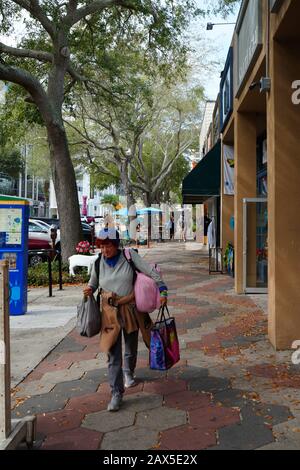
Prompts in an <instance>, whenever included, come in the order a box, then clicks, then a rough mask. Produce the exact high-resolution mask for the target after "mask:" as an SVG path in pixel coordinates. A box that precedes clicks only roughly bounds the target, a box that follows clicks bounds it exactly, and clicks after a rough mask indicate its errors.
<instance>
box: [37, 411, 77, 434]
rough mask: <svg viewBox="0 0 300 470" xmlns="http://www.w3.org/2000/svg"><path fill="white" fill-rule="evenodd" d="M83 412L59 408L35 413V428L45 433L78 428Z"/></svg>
mask: <svg viewBox="0 0 300 470" xmlns="http://www.w3.org/2000/svg"><path fill="white" fill-rule="evenodd" d="M83 417H84V414H83V413H80V412H78V411H77V410H61V411H55V412H54V413H43V414H39V415H37V429H38V430H39V431H40V432H42V433H43V434H45V435H49V434H55V433H57V432H63V431H67V430H70V429H75V428H79V426H80V424H81V421H82V420H83Z"/></svg>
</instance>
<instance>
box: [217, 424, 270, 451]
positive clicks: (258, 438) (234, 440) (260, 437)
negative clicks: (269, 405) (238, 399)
mask: <svg viewBox="0 0 300 470" xmlns="http://www.w3.org/2000/svg"><path fill="white" fill-rule="evenodd" d="M218 441H219V445H218V446H217V447H216V449H219V450H254V449H258V448H259V447H262V446H264V445H267V444H271V442H274V437H273V434H272V431H271V430H270V429H268V428H267V427H266V426H264V425H260V424H257V423H255V424H253V423H250V424H246V423H241V424H234V425H232V426H227V427H225V428H222V429H220V430H219V431H218ZM211 450H214V448H211Z"/></svg>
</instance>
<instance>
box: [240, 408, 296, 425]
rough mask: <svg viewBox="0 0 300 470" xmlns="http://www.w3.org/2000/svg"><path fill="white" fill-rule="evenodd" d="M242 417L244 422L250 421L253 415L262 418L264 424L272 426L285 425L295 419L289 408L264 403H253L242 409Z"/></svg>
mask: <svg viewBox="0 0 300 470" xmlns="http://www.w3.org/2000/svg"><path fill="white" fill-rule="evenodd" d="M241 415H242V418H243V419H244V420H246V419H249V416H253V415H255V416H256V417H261V419H262V420H263V421H264V422H267V423H269V424H271V425H272V426H275V425H277V424H280V423H284V422H285V421H288V420H289V419H292V418H293V416H292V414H291V412H290V410H289V408H288V407H286V406H276V405H270V404H263V403H252V404H248V405H247V406H244V407H243V408H241Z"/></svg>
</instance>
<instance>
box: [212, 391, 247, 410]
mask: <svg viewBox="0 0 300 470" xmlns="http://www.w3.org/2000/svg"><path fill="white" fill-rule="evenodd" d="M213 400H214V402H215V403H218V402H220V403H222V405H224V406H229V407H233V406H235V407H239V408H242V407H243V406H246V405H247V404H248V403H249V399H248V398H247V395H246V392H245V391H244V390H237V389H234V388H228V389H227V390H223V391H221V392H218V393H215V394H214V396H213Z"/></svg>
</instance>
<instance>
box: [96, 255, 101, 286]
mask: <svg viewBox="0 0 300 470" xmlns="http://www.w3.org/2000/svg"><path fill="white" fill-rule="evenodd" d="M101 257H102V253H99V255H98V258H97V259H96V261H95V271H96V276H97V279H98V284H99V274H100V261H101Z"/></svg>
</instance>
